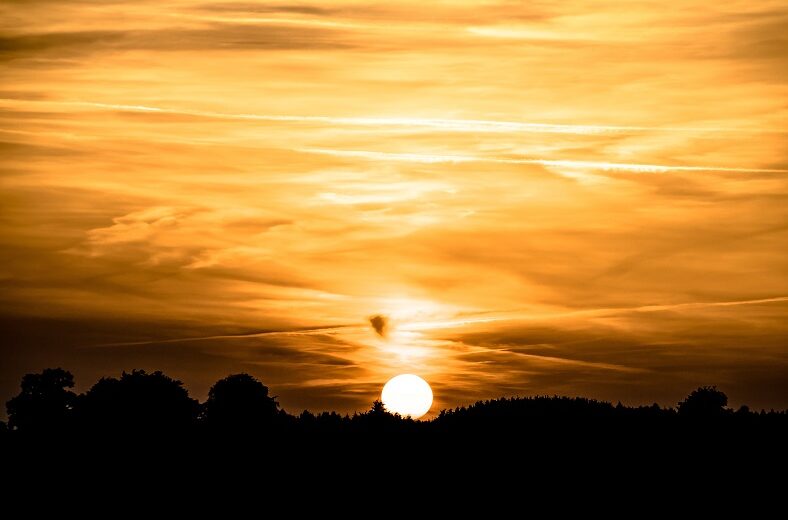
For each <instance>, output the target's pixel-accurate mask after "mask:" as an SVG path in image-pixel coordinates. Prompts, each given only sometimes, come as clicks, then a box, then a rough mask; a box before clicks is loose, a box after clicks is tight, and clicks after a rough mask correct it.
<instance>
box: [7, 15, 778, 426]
mask: <svg viewBox="0 0 788 520" xmlns="http://www.w3.org/2000/svg"><path fill="white" fill-rule="evenodd" d="M53 5H54V4H53V2H50V1H49V0H40V1H38V2H24V3H14V2H11V3H8V2H6V3H3V4H2V5H0V20H2V21H0V31H1V33H0V43H1V44H2V45H0V72H1V73H2V76H3V85H2V87H1V88H0V147H2V149H1V150H0V168H2V172H3V174H2V177H0V185H1V186H2V192H0V193H2V194H1V195H0V248H1V249H2V255H0V273H3V274H2V275H0V283H2V284H3V291H2V293H1V294H2V296H0V310H2V312H3V314H2V316H0V318H2V319H3V322H4V323H6V322H7V323H10V324H11V325H9V327H10V328H11V330H12V336H13V337H14V338H19V342H18V344H15V345H11V346H9V347H7V349H9V352H8V354H7V359H15V360H18V363H16V362H15V363H16V364H14V363H1V364H0V365H2V367H3V372H2V374H0V375H2V377H0V383H2V384H6V383H5V382H9V384H11V383H13V384H14V385H15V384H16V382H17V381H18V379H19V375H20V374H18V373H16V372H14V371H18V370H21V368H19V367H22V366H25V367H28V366H32V364H34V363H37V362H38V361H37V360H41V359H52V360H57V361H58V362H59V363H60V364H62V365H63V366H65V367H67V368H72V369H74V370H75V372H76V373H77V376H78V379H80V380H90V379H96V377H98V376H100V375H104V374H106V373H110V372H117V371H119V370H121V369H129V368H132V367H145V368H152V369H164V370H166V371H169V372H171V373H172V375H174V376H176V377H179V378H181V379H183V380H184V381H185V382H186V384H187V385H188V386H189V387H190V388H191V389H192V390H193V391H194V392H195V393H196V394H197V395H200V393H201V392H202V393H204V391H205V390H206V386H207V385H208V384H209V383H210V382H212V381H214V380H216V379H218V377H221V376H224V375H226V373H227V372H228V371H252V372H254V374H255V375H257V376H259V377H260V378H261V379H262V380H263V381H265V382H266V384H268V385H269V386H271V387H272V388H274V389H275V391H276V392H277V394H278V395H280V398H281V400H282V402H283V404H284V406H285V408H287V409H288V410H291V411H292V410H297V409H299V408H303V407H310V408H315V409H339V410H345V411H350V410H355V409H363V408H367V406H368V404H369V402H370V401H371V400H372V399H374V398H375V396H376V395H377V394H378V393H379V391H380V386H381V384H382V383H383V382H385V381H386V380H387V379H388V378H390V377H392V376H394V375H396V374H399V373H416V374H419V375H421V376H423V377H425V378H426V379H427V380H428V381H429V382H430V384H431V385H432V386H433V388H434V390H435V399H436V404H435V406H434V407H433V410H438V409H440V408H441V407H444V406H454V405H456V404H459V403H462V402H468V401H471V400H474V399H478V398H488V397H492V396H496V395H501V394H521V395H522V394H527V393H570V394H585V395H588V396H591V397H599V398H607V399H625V400H626V399H629V400H630V401H631V402H649V403H650V402H653V401H655V400H656V401H660V402H663V403H665V404H671V403H673V402H675V400H676V399H678V398H679V397H681V396H683V395H686V392H687V391H688V390H689V389H690V388H692V387H693V386H697V385H698V384H717V385H720V386H724V389H725V390H726V391H727V392H728V393H729V395H730V396H731V398H732V401H734V402H739V401H747V402H749V404H751V405H754V406H783V407H784V406H786V403H788V397H787V396H788V388H786V384H785V378H784V374H785V370H786V367H788V359H787V358H786V355H787V354H786V352H785V348H784V345H785V344H786V342H788V327H787V326H786V322H785V320H784V314H785V310H786V306H787V305H788V304H787V303H786V301H785V295H787V294H788V273H787V272H786V265H788V261H787V259H786V249H785V247H784V244H785V243H786V242H787V241H788V236H786V227H785V222H786V221H788V210H787V209H786V208H788V205H786V204H785V199H786V197H788V166H787V165H788V153H787V152H788V148H787V147H786V139H785V136H786V129H785V125H784V121H785V118H786V115H788V113H787V112H786V108H785V103H784V101H783V100H784V99H785V95H786V88H785V70H786V67H785V63H786V57H787V56H788V54H787V53H786V49H788V46H786V45H783V43H784V41H783V40H784V35H785V30H784V25H785V14H784V6H783V5H782V4H781V3H780V2H778V1H770V0H766V1H763V2H757V3H753V2H744V1H733V2H726V3H724V4H720V3H714V2H705V1H700V0H698V1H693V2H691V4H690V5H687V8H686V9H682V10H680V11H677V10H665V9H663V8H661V7H659V6H656V5H655V6H650V5H644V4H627V5H623V6H622V4H621V3H620V2H600V3H598V4H595V7H594V9H593V11H594V12H593V13H589V12H588V11H589V8H588V7H587V6H586V5H585V4H584V3H582V2H547V3H539V4H538V5H535V4H520V3H511V2H500V3H495V2H493V3H489V2H485V3H484V4H483V5H482V4H481V3H475V2H451V1H449V2H438V3H430V4H429V5H427V4H424V3H416V2H397V3H395V4H392V5H386V6H383V5H379V4H375V5H372V4H369V3H364V2H357V1H353V2H344V1H341V2H330V3H328V2H313V3H307V4H298V5H284V4H282V3H268V2H250V3H237V2H213V3H208V4H195V3H193V2H185V1H180V0H178V1H166V2H164V3H148V2H144V3H139V2H136V3H135V2H113V3H112V4H111V5H109V4H106V5H105V4H103V3H101V2H77V3H65V4H64V3H59V4H58V6H57V9H54V8H53ZM371 315H380V316H385V317H386V319H387V320H389V323H390V328H389V332H388V334H387V335H385V337H384V336H382V335H379V334H377V333H376V332H375V330H374V329H373V328H372V327H371V326H370V325H369V323H366V322H365V321H364V320H365V317H367V316H371ZM97 345H101V347H97ZM91 346H96V347H95V348H91ZM745 346H746V347H745ZM4 359H6V358H4ZM53 363H54V362H53ZM12 372H13V373H12ZM11 392H12V389H11V388H10V387H9V388H5V387H3V388H0V393H2V394H3V395H10V394H11Z"/></svg>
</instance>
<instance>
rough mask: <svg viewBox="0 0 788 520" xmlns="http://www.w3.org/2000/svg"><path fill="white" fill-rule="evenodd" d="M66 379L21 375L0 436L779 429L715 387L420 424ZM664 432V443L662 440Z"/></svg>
mask: <svg viewBox="0 0 788 520" xmlns="http://www.w3.org/2000/svg"><path fill="white" fill-rule="evenodd" d="M73 387H74V377H73V375H72V374H71V373H70V372H68V371H66V370H63V369H61V368H54V369H46V370H44V371H42V372H41V373H37V374H27V375H25V376H24V377H23V378H22V382H21V391H20V393H19V394H18V395H17V396H15V397H13V398H12V399H10V400H9V401H8V402H7V405H6V406H7V412H8V423H7V424H5V423H2V424H0V435H2V438H4V439H7V438H26V437H30V438H34V437H36V438H37V437H42V436H49V437H52V436H69V435H72V434H73V435H74V437H75V438H80V439H86V438H90V437H91V436H94V437H97V438H101V439H104V440H106V439H112V438H116V437H126V436H133V437H134V438H136V439H156V438H178V439H185V438H193V437H194V436H222V435H228V436H232V437H233V438H234V439H239V440H244V439H248V440H253V439H260V438H265V437H270V438H273V437H276V438H279V439H280V440H283V441H286V440H292V439H296V438H301V439H303V438H321V439H329V438H330V439H337V438H342V437H348V438H352V439H359V438H365V437H374V436H376V435H397V436H399V438H401V439H413V438H433V439H434V438H450V437H452V436H453V437H463V436H465V437H468V436H471V437H481V436H485V435H495V436H496V437H497V438H505V437H507V436H517V437H523V436H525V437H535V436H536V437H539V436H541V437H542V438H543V439H546V438H554V437H555V436H556V435H563V436H566V435H575V434H577V433H578V432H582V434H583V435H584V436H585V437H586V438H590V437H592V436H594V435H596V434H600V435H606V436H608V437H609V436H610V435H613V436H614V437H618V438H619V440H624V438H623V437H622V436H623V435H627V434H632V433H633V432H634V433H637V434H639V435H648V436H652V437H653V436H655V435H661V436H663V439H664V438H667V437H670V435H676V434H684V433H686V432H687V431H688V430H687V429H688V428H691V429H694V430H697V429H698V428H704V427H705V428H713V429H714V431H715V432H716V433H717V434H720V433H723V434H724V433H729V434H742V433H753V434H755V433H757V434H759V435H760V434H762V433H764V432H767V433H768V432H772V433H774V434H776V433H777V432H784V431H785V430H786V427H787V426H788V412H786V411H774V410H770V411H765V410H761V411H757V412H756V411H752V410H750V409H749V408H748V407H746V406H742V407H740V408H738V409H737V410H732V409H730V408H727V404H728V399H727V396H726V395H725V394H724V393H723V392H722V391H720V390H718V389H716V388H715V387H701V388H698V389H696V390H694V391H692V392H691V393H690V394H689V395H688V396H687V397H686V398H685V399H684V400H682V401H681V402H680V403H678V405H677V406H676V407H675V408H665V407H661V406H659V405H657V404H654V405H651V406H638V407H628V406H623V405H622V404H620V403H619V404H617V405H613V404H611V403H608V402H602V401H596V400H593V399H585V398H580V397H557V396H555V397H547V396H536V397H513V398H499V399H492V400H487V401H479V402H477V403H475V404H472V405H470V406H462V407H457V408H454V409H450V410H442V411H441V412H440V413H439V414H438V415H437V416H436V417H435V418H433V419H432V420H429V421H414V420H412V419H410V418H405V417H401V416H399V415H396V414H391V413H388V412H387V411H386V410H385V408H384V406H383V404H382V403H381V402H380V401H374V402H373V403H372V405H371V407H370V409H369V410H368V411H366V412H362V413H354V414H352V415H348V414H345V415H341V414H338V413H336V412H322V413H317V414H314V413H311V412H309V411H306V410H305V411H303V412H302V413H300V414H299V415H292V414H289V413H287V412H285V411H284V410H282V409H281V407H280V405H279V403H278V402H277V401H276V398H275V397H273V396H271V395H270V392H269V389H268V387H267V386H265V385H264V384H263V383H262V382H260V381H258V380H257V379H255V378H254V377H252V376H250V375H248V374H234V375H230V376H228V377H226V378H224V379H221V380H220V381H218V382H216V384H214V385H213V387H212V388H211V389H210V392H209V393H208V398H207V400H206V401H205V402H204V403H199V402H198V401H197V400H195V399H193V398H191V397H190V396H189V393H188V391H187V390H186V389H185V388H184V386H183V384H182V383H181V382H180V381H177V380H175V379H172V378H170V377H168V376H166V375H165V374H163V373H162V372H159V371H156V372H152V373H148V372H145V371H144V370H132V371H131V372H123V373H122V374H121V376H120V377H119V378H114V377H105V378H102V379H101V380H99V381H98V382H97V383H96V384H95V385H93V386H92V387H91V388H90V389H89V390H88V391H86V392H85V393H83V394H79V395H77V394H76V393H75V392H74V391H73V390H72V389H73ZM666 436H667V437H666Z"/></svg>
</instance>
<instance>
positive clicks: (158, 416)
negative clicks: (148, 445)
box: [77, 370, 199, 433]
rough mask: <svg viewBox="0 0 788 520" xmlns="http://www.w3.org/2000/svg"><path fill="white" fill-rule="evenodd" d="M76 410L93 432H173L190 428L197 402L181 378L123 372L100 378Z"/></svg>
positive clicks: (142, 372) (156, 373)
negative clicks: (114, 375)
mask: <svg viewBox="0 0 788 520" xmlns="http://www.w3.org/2000/svg"><path fill="white" fill-rule="evenodd" d="M77 412H78V415H79V417H80V419H81V421H82V423H83V424H84V425H85V426H87V427H88V428H90V429H91V430H94V431H102V430H113V431H117V432H119V433H130V432H136V433H139V432H149V433H157V432H173V431H183V430H185V429H187V428H189V427H190V426H191V425H192V424H193V423H194V421H195V420H196V417H197V414H198V412H199V404H198V402H197V401H196V400H194V399H191V398H190V397H189V394H188V392H187V391H186V389H185V388H183V385H182V383H181V382H180V381H177V380H175V379H171V378H170V377H167V376H166V375H164V374H162V373H161V372H158V371H157V372H153V373H152V374H148V373H146V372H145V371H144V370H132V371H131V372H123V374H122V375H121V377H120V379H115V378H102V379H101V380H99V382H98V383H96V384H95V385H93V387H92V388H91V389H90V390H88V391H87V393H85V394H84V395H82V396H80V398H79V401H78V403H77Z"/></svg>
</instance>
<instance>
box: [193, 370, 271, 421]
mask: <svg viewBox="0 0 788 520" xmlns="http://www.w3.org/2000/svg"><path fill="white" fill-rule="evenodd" d="M278 408H279V404H278V403H277V402H276V400H275V399H274V398H273V397H269V395H268V387H267V386H265V385H264V384H263V383H261V382H260V381H258V380H257V379H255V378H254V377H252V376H250V375H249V374H234V375H231V376H227V377H225V378H224V379H221V380H220V381H217V382H216V384H214V385H213V387H212V388H211V390H210V391H209V392H208V400H207V401H206V403H205V406H204V419H205V421H206V423H207V424H208V426H209V427H211V428H213V429H224V430H234V431H243V430H255V431H258V430H261V429H264V428H266V427H269V426H271V424H273V423H274V422H275V420H276V417H277V409H278Z"/></svg>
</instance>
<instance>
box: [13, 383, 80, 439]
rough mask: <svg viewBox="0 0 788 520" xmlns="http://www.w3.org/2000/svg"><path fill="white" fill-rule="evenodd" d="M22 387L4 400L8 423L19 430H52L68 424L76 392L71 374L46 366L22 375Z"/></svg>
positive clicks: (41, 431)
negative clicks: (10, 397) (39, 371)
mask: <svg viewBox="0 0 788 520" xmlns="http://www.w3.org/2000/svg"><path fill="white" fill-rule="evenodd" d="M21 387H22V391H21V392H20V393H19V395H17V396H16V397H14V398H13V399H11V400H10V401H8V403H6V409H7V410H8V426H9V427H10V428H12V429H18V430H20V431H23V432H35V433H53V432H58V431H62V430H63V429H64V428H66V427H67V426H68V423H69V421H70V419H71V413H72V410H73V408H74V402H75V400H76V397H77V396H76V394H75V393H74V392H72V391H71V390H68V389H69V388H73V387H74V376H73V375H72V374H71V372H67V371H65V370H63V369H62V368H47V369H45V370H44V371H43V372H41V373H40V374H27V375H25V376H24V377H23V378H22V384H21Z"/></svg>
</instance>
